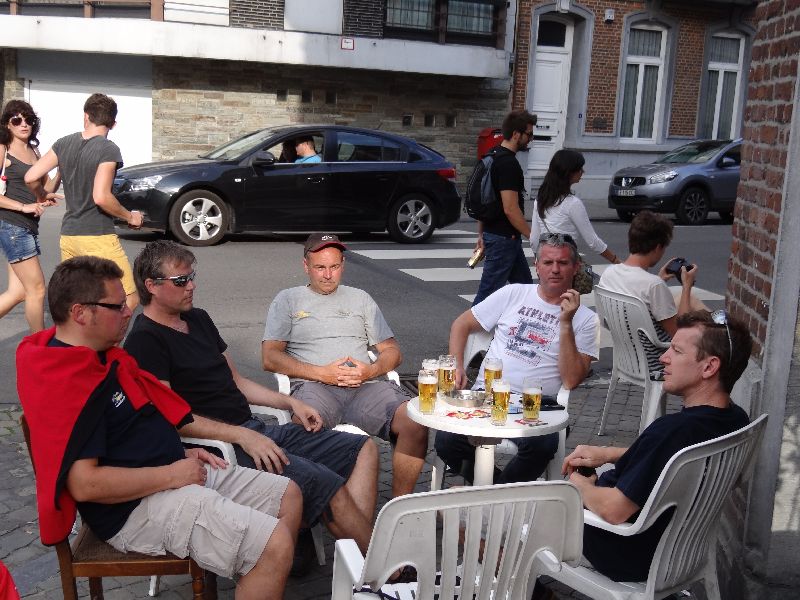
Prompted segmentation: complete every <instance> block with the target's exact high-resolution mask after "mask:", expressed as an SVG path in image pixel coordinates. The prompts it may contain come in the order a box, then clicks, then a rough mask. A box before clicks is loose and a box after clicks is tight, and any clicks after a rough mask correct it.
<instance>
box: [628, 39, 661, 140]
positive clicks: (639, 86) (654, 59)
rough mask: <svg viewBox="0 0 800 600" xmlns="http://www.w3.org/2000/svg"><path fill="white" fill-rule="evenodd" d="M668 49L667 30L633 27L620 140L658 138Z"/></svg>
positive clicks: (629, 45)
mask: <svg viewBox="0 0 800 600" xmlns="http://www.w3.org/2000/svg"><path fill="white" fill-rule="evenodd" d="M666 47H667V32H666V30H664V29H662V28H660V27H652V26H644V25H637V26H634V27H631V29H630V34H629V36H628V51H627V54H626V56H625V68H624V74H623V88H622V119H621V121H620V137H621V138H628V139H633V140H641V141H655V139H656V137H657V136H658V125H659V122H660V120H661V110H662V108H661V97H662V82H663V79H664V56H665V53H666Z"/></svg>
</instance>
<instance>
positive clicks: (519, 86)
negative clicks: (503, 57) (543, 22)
mask: <svg viewBox="0 0 800 600" xmlns="http://www.w3.org/2000/svg"><path fill="white" fill-rule="evenodd" d="M541 4H544V2H541V1H538V0H521V2H520V8H519V13H518V15H517V19H518V24H517V46H516V63H515V69H514V83H513V96H512V104H513V106H514V108H524V107H525V99H526V90H527V86H528V62H529V58H530V50H531V49H530V41H531V20H532V13H533V10H534V9H535V8H536V7H537V6H539V5H541ZM665 4H666V3H665ZM698 4H702V3H698ZM580 6H581V7H583V8H586V9H588V10H590V11H592V12H593V13H594V14H595V15H597V22H596V23H595V25H594V31H593V39H592V51H591V60H592V64H591V68H590V71H589V89H588V101H587V107H586V119H585V121H584V122H585V123H586V132H587V133H615V130H614V125H615V120H616V114H617V88H618V76H619V65H620V62H621V60H622V55H621V45H622V38H623V33H624V27H625V16H626V15H628V14H630V13H634V12H639V11H641V10H643V8H644V3H643V2H638V1H635V2H634V1H626V0H609V1H602V0H587V1H585V2H580ZM607 8H612V9H614V11H615V19H614V21H613V22H612V23H604V22H603V18H602V17H603V14H604V12H605V9H607ZM663 14H664V15H666V16H669V17H671V18H673V19H675V20H676V21H677V22H678V40H677V51H676V53H675V64H674V65H672V66H671V73H672V75H673V78H674V86H673V93H672V97H671V98H669V99H667V102H668V106H670V108H671V113H670V123H669V135H672V136H693V135H695V132H696V131H697V117H698V114H699V105H698V102H699V98H700V84H701V79H702V68H703V65H702V63H703V51H704V41H705V35H706V29H707V27H708V25H709V24H710V23H717V22H720V21H723V20H725V19H726V18H727V17H728V9H727V8H717V7H714V6H707V7H701V8H697V7H695V6H693V7H692V9H691V10H687V5H686V4H685V3H678V4H675V5H668V4H667V5H666V6H665V7H664V8H663ZM667 74H669V73H667Z"/></svg>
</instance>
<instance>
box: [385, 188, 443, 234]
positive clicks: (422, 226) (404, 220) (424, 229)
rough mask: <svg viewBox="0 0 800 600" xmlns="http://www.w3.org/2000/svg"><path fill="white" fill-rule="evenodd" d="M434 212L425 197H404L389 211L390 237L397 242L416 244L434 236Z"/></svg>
mask: <svg viewBox="0 0 800 600" xmlns="http://www.w3.org/2000/svg"><path fill="white" fill-rule="evenodd" d="M434 222H435V220H434V212H433V206H432V205H431V201H430V200H429V199H428V198H426V197H425V196H420V195H416V194H415V195H410V196H403V197H402V198H400V200H398V201H397V202H395V204H394V206H392V209H391V210H390V211H389V223H388V226H389V235H390V236H391V237H392V239H393V240H395V241H396V242H400V243H403V244H414V243H419V242H424V241H425V240H427V239H428V238H429V237H431V235H433V230H434V229H435V227H434V225H433V224H434Z"/></svg>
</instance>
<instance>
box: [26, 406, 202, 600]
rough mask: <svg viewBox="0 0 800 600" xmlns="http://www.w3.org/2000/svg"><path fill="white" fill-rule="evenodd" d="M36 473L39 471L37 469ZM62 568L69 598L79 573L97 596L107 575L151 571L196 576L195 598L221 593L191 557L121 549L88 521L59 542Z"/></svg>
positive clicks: (74, 596) (73, 595) (99, 597)
mask: <svg viewBox="0 0 800 600" xmlns="http://www.w3.org/2000/svg"><path fill="white" fill-rule="evenodd" d="M19 423H20V426H21V427H22V433H23V435H24V436H25V444H26V446H27V447H28V455H31V437H30V430H29V429H28V424H27V422H26V421H25V415H22V416H21V417H20V419H19ZM34 474H35V473H34ZM55 549H56V554H57V555H58V566H59V570H60V572H61V588H62V592H63V594H64V598H65V599H66V600H77V598H78V588H77V585H76V583H75V580H76V578H78V577H88V578H89V593H90V595H91V598H92V599H93V600H102V599H103V583H102V578H103V577H129V576H144V577H146V576H149V575H181V574H184V573H188V574H189V575H191V577H192V594H193V595H192V597H193V598H194V599H195V600H203V599H206V600H214V599H215V598H216V597H217V593H216V579H215V577H213V576H212V577H209V578H208V579H209V581H208V589H206V582H205V572H204V571H203V569H201V568H200V566H198V564H197V563H196V562H194V561H193V560H192V559H191V558H178V557H177V556H173V555H172V554H167V555H166V556H148V555H146V554H139V553H138V552H120V551H119V550H115V549H114V548H112V547H111V546H110V545H108V544H107V543H106V542H104V541H102V540H100V539H98V538H97V537H96V536H95V535H94V534H93V533H92V532H91V530H90V529H89V528H88V527H87V526H86V525H81V528H80V531H78V535H77V536H76V537H75V539H74V540H73V541H72V543H70V542H69V538H65V539H63V540H62V541H60V542H58V543H57V544H56V545H55Z"/></svg>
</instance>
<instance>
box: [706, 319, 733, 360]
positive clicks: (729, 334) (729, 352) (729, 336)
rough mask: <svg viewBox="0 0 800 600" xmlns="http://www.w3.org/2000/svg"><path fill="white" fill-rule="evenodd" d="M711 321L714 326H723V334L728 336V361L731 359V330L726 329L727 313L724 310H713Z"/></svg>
mask: <svg viewBox="0 0 800 600" xmlns="http://www.w3.org/2000/svg"><path fill="white" fill-rule="evenodd" d="M711 320H712V321H714V323H715V324H716V325H725V332H726V333H727V334H728V361H730V360H732V359H733V342H732V341H731V330H730V327H728V313H727V312H725V311H724V310H715V311H714V312H712V313H711Z"/></svg>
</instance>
